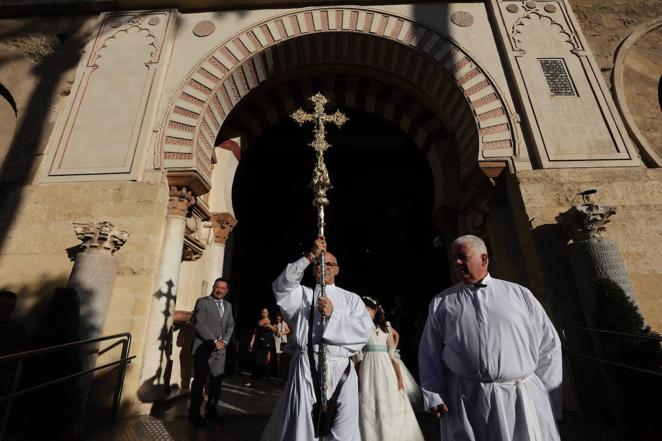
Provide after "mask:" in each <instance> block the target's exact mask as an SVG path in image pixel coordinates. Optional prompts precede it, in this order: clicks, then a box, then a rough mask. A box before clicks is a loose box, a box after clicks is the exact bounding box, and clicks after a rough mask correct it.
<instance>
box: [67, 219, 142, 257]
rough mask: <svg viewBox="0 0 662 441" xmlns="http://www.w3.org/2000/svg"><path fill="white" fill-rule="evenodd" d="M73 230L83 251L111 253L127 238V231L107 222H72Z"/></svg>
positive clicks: (120, 246)
mask: <svg viewBox="0 0 662 441" xmlns="http://www.w3.org/2000/svg"><path fill="white" fill-rule="evenodd" d="M74 231H75V232H76V237H77V238H78V240H80V241H82V242H83V243H82V245H81V248H82V249H83V252H85V253H92V252H95V253H106V254H110V255H113V254H115V252H117V251H118V250H119V249H120V248H122V245H124V243H125V242H126V240H127V239H128V238H129V233H128V232H126V231H124V230H120V229H118V228H115V226H114V225H113V224H112V223H110V222H108V221H103V222H97V223H96V224H95V223H93V222H74Z"/></svg>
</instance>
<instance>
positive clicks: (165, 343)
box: [138, 280, 177, 403]
mask: <svg viewBox="0 0 662 441" xmlns="http://www.w3.org/2000/svg"><path fill="white" fill-rule="evenodd" d="M166 284H167V286H168V289H167V291H166V292H163V291H162V290H158V291H157V292H156V293H155V294H154V297H155V298H156V299H159V300H161V299H165V303H160V304H163V305H164V309H163V311H162V312H161V313H162V314H163V325H162V326H161V330H160V332H159V337H158V349H159V365H158V367H157V368H156V371H155V372H154V375H152V376H151V377H149V378H148V379H147V380H145V381H144V382H143V383H142V384H141V385H140V387H139V388H138V398H139V399H140V401H142V402H143V403H155V402H157V401H159V400H160V399H162V398H163V397H165V396H167V395H168V394H169V393H170V377H171V375H172V335H173V326H172V320H171V319H170V315H171V313H170V310H171V309H173V307H174V305H175V300H176V298H177V296H176V295H174V294H173V292H172V288H173V286H174V283H173V282H172V280H168V282H166ZM146 338H147V339H149V338H151V335H150V331H149V329H148V330H147V336H146ZM150 353H151V351H149V350H146V351H145V356H146V357H149V354H150Z"/></svg>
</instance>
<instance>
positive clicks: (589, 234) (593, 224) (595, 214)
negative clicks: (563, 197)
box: [556, 202, 616, 243]
mask: <svg viewBox="0 0 662 441" xmlns="http://www.w3.org/2000/svg"><path fill="white" fill-rule="evenodd" d="M614 214H616V208H615V207H608V206H600V205H597V204H594V203H592V202H588V203H586V204H582V205H574V206H572V207H571V208H570V209H569V210H568V211H566V212H564V213H560V214H559V215H558V216H556V220H557V222H558V223H560V224H561V225H563V227H564V228H565V230H566V231H567V232H568V234H569V235H570V237H571V238H572V240H573V242H575V243H577V242H581V241H586V240H589V239H597V238H601V237H602V236H603V234H604V232H605V230H606V229H607V227H606V225H607V224H608V223H609V217H611V216H613V215H614Z"/></svg>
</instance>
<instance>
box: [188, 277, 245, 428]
mask: <svg viewBox="0 0 662 441" xmlns="http://www.w3.org/2000/svg"><path fill="white" fill-rule="evenodd" d="M229 289H230V287H229V284H228V281H227V280H225V279H223V278H222V277H221V278H218V279H216V281H215V282H214V286H213V287H212V290H211V294H209V295H208V296H206V297H202V298H200V299H198V300H197V301H196V302H195V308H194V309H193V326H194V329H195V340H194V341H193V384H192V385H191V401H190V403H189V421H190V422H191V423H192V424H195V425H197V426H204V425H205V418H206V419H207V420H210V421H215V422H221V416H220V415H219V414H218V409H217V406H218V402H219V399H220V397H221V385H222V382H223V373H224V372H225V354H226V348H227V345H228V343H229V342H230V339H231V338H232V332H233V331H234V318H233V317H232V305H231V304H230V302H228V301H227V300H225V296H226V295H227V294H228V291H229ZM207 380H209V385H208V387H207V395H208V399H207V404H206V407H205V408H206V412H205V418H202V416H201V415H200V407H201V405H202V391H203V389H204V387H205V384H206V383H207Z"/></svg>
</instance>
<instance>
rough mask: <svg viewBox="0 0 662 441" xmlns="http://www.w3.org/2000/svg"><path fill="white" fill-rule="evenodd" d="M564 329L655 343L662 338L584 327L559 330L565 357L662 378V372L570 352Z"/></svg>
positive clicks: (565, 327) (569, 327)
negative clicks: (573, 357) (571, 356)
mask: <svg viewBox="0 0 662 441" xmlns="http://www.w3.org/2000/svg"><path fill="white" fill-rule="evenodd" d="M566 329H578V330H581V331H588V332H596V333H598V334H607V335H615V336H618V337H625V338H638V339H641V340H652V341H657V342H662V336H658V335H647V334H630V333H627V332H620V331H610V330H608V329H599V328H589V327H586V326H564V327H563V328H561V332H560V334H561V335H560V336H561V342H562V344H563V346H564V347H565V350H566V354H567V355H574V356H576V357H581V358H585V359H588V360H593V361H597V362H599V363H604V364H609V365H612V366H618V367H621V368H625V369H630V370H633V371H637V372H642V373H645V374H649V375H655V376H657V377H662V372H657V371H652V370H650V369H643V368H640V367H637V366H632V365H629V364H625V363H619V362H617V361H612V360H607V359H605V358H600V357H593V356H591V355H587V354H582V353H580V352H574V351H571V350H570V345H569V344H568V338H567V337H566V335H565V330H566Z"/></svg>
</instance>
